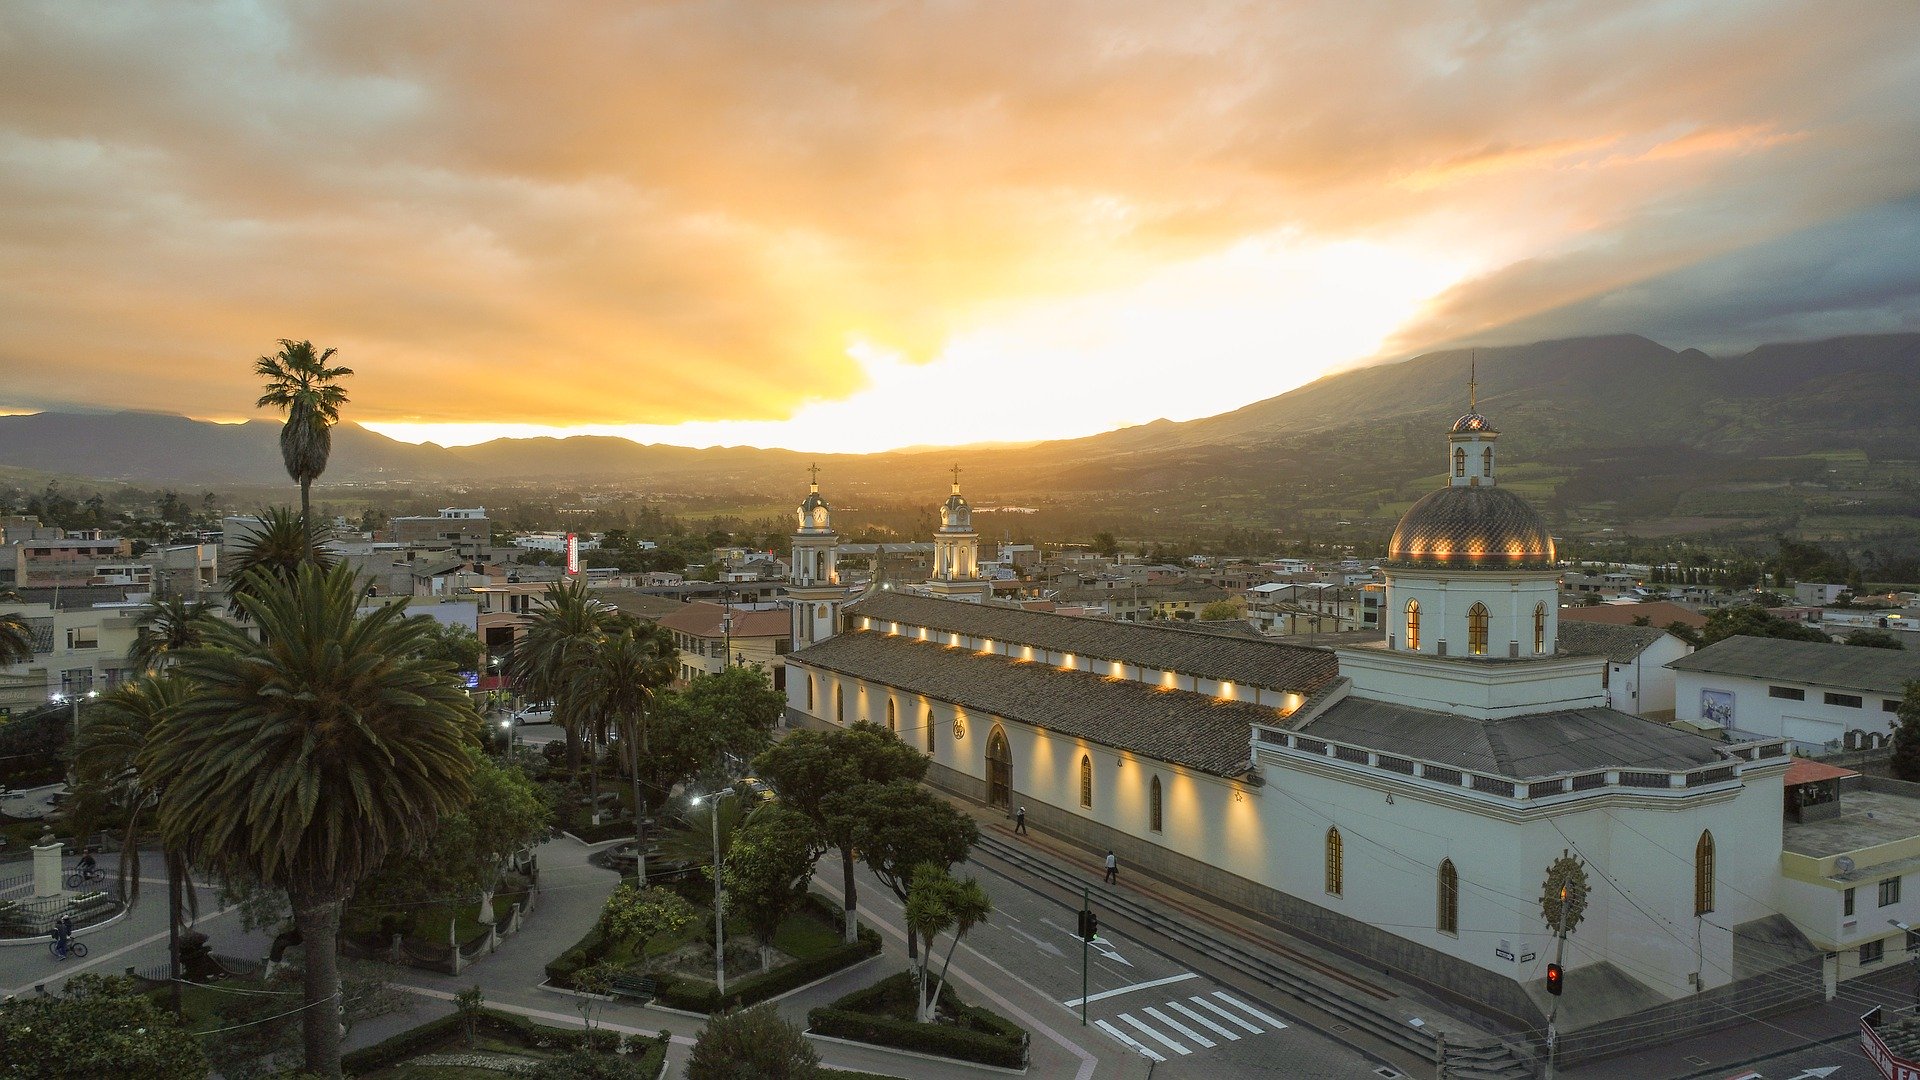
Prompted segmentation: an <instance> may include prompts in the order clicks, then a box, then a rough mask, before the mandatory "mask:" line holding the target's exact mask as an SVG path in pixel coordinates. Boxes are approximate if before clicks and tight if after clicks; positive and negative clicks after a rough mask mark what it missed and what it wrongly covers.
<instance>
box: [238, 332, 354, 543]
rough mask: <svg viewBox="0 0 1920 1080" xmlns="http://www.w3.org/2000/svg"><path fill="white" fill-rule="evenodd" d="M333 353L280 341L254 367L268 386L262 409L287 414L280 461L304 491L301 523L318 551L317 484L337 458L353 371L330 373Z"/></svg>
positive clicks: (307, 344) (342, 369) (303, 343)
mask: <svg viewBox="0 0 1920 1080" xmlns="http://www.w3.org/2000/svg"><path fill="white" fill-rule="evenodd" d="M331 359H333V350H332V349H327V350H324V351H320V350H316V349H315V348H314V347H313V342H311V341H294V340H291V339H289V338H281V339H280V351H279V352H277V353H274V354H273V355H272V356H263V357H261V358H259V359H258V360H255V361H254V362H253V373H254V374H255V375H258V376H260V377H261V378H263V379H265V380H266V381H267V385H266V392H265V393H262V394H261V395H260V400H259V401H257V402H255V403H254V405H255V407H256V408H261V409H267V408H272V409H284V410H285V411H286V414H287V420H286V423H284V424H282V425H281V427H280V460H281V461H282V462H284V463H285V464H286V466H287V475H288V476H289V477H292V478H293V480H294V482H296V483H298V484H299V485H300V520H301V521H302V522H305V523H306V524H307V525H308V527H309V528H308V537H307V550H308V553H309V554H311V553H312V550H313V536H312V528H311V526H312V524H313V504H312V502H311V499H310V495H311V491H312V488H313V482H314V481H315V480H318V479H319V478H320V474H321V473H323V472H326V471H327V457H328V455H330V454H331V453H332V452H333V425H335V424H337V423H339V422H340V406H342V405H345V404H346V403H347V390H346V387H344V386H341V385H340V383H339V380H340V379H343V378H345V377H346V376H348V375H351V374H353V369H352V368H346V367H328V366H327V361H329V360H331Z"/></svg>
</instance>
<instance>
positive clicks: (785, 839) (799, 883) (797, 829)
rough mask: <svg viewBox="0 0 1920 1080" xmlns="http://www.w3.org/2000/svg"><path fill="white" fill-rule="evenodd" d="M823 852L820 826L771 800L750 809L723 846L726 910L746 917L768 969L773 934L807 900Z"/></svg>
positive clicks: (762, 966) (823, 845) (761, 958)
mask: <svg viewBox="0 0 1920 1080" xmlns="http://www.w3.org/2000/svg"><path fill="white" fill-rule="evenodd" d="M824 851H826V844H825V843H823V842H822V841H821V838H820V832H819V830H817V829H815V828H814V826H813V822H812V821H811V820H809V819H808V818H807V816H806V815H805V814H802V813H800V812H799V811H798V810H789V809H787V808H786V807H784V806H781V805H780V804H779V803H770V804H768V805H766V806H762V807H761V808H759V809H758V810H756V811H754V812H753V814H752V815H751V816H749V817H748V818H747V820H746V823H745V824H744V825H742V826H741V828H740V831H739V833H738V835H736V836H735V837H734V840H733V846H732V847H730V848H728V849H727V857H726V860H725V865H724V868H723V870H722V875H721V881H722V883H723V884H725V885H726V887H727V910H728V912H729V913H732V914H738V915H739V916H741V917H742V918H743V919H745V920H746V922H747V926H748V928H749V929H751V930H752V931H753V935H754V937H755V938H756V939H758V941H759V943H760V967H761V970H763V971H764V970H766V969H767V967H768V965H769V963H770V961H771V957H770V954H769V952H768V950H770V949H771V948H772V947H773V936H774V935H775V934H776V933H778V932H779V930H780V924H781V923H783V922H785V921H786V919H787V916H788V915H791V914H792V913H793V911H794V909H796V908H798V907H799V906H800V902H801V901H802V900H805V899H806V896H807V885H808V883H809V882H811V881H812V880H813V864H814V863H815V862H817V861H818V860H819V858H820V855H821V853H823V852H824Z"/></svg>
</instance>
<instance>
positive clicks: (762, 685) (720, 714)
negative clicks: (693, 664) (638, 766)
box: [648, 667, 787, 789]
mask: <svg viewBox="0 0 1920 1080" xmlns="http://www.w3.org/2000/svg"><path fill="white" fill-rule="evenodd" d="M786 707H787V699H786V696H785V695H784V694H782V693H780V692H779V691H778V690H775V689H774V688H773V684H772V682H770V681H769V680H768V679H767V676H766V673H765V672H763V671H760V670H759V669H757V668H744V667H729V668H727V669H726V670H725V671H723V672H719V673H717V674H712V675H696V676H694V678H693V681H692V682H690V683H688V684H687V687H686V689H684V690H681V691H679V692H678V693H672V694H662V695H661V697H660V705H659V708H658V709H657V710H655V712H656V718H655V723H654V731H653V737H652V740H651V741H650V742H649V743H648V749H649V751H650V756H649V760H650V761H651V763H652V771H653V783H654V784H655V785H657V787H658V788H661V789H664V788H668V787H671V786H672V785H674V784H677V783H680V782H681V781H683V780H687V779H689V778H691V777H693V776H695V775H696V774H701V773H702V772H703V770H704V771H706V772H707V773H708V774H710V775H709V780H710V782H709V783H708V784H706V785H703V786H713V783H712V782H711V781H713V780H714V779H715V778H717V776H718V775H723V774H725V773H726V772H727V771H728V770H727V769H726V768H725V765H724V760H725V758H726V757H727V756H729V755H731V756H733V757H737V758H740V759H742V760H752V759H753V758H754V757H755V756H756V755H758V754H759V753H761V752H762V751H764V750H766V749H767V748H768V747H769V746H771V745H772V744H773V729H774V726H775V725H776V724H778V723H779V720H780V715H781V713H782V712H784V711H785V710H786Z"/></svg>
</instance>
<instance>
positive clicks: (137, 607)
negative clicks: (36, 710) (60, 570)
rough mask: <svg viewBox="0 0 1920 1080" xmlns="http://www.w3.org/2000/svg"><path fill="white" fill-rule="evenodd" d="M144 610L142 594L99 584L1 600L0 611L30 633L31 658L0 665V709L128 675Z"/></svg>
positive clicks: (68, 693) (76, 692)
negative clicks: (130, 657) (18, 598)
mask: <svg viewBox="0 0 1920 1080" xmlns="http://www.w3.org/2000/svg"><path fill="white" fill-rule="evenodd" d="M56 592H57V593H58V595H57V596H56V595H55V593H56ZM146 609H147V603H146V596H145V594H143V593H134V592H131V591H130V590H128V589H125V588H116V587H102V586H94V587H87V586H75V587H65V586H62V587H61V588H59V589H58V590H54V589H45V590H32V591H29V592H28V593H27V595H26V596H24V597H23V598H22V599H20V600H14V601H3V602H0V613H6V614H13V615H18V616H19V617H20V618H21V619H22V620H23V621H24V622H25V623H26V624H27V627H28V628H29V629H30V630H31V631H32V634H33V657H32V659H30V660H27V661H25V662H24V663H20V664H15V665H12V666H11V667H0V710H4V711H6V712H19V711H21V710H22V709H27V708H32V707H35V706H38V705H44V704H46V703H47V702H48V701H50V700H51V699H53V698H55V697H62V698H71V697H73V696H75V695H83V694H86V693H88V692H89V691H100V690H106V689H109V688H111V687H113V686H116V685H118V684H119V683H120V682H122V681H123V680H125V679H127V678H129V677H130V676H131V675H132V674H133V671H132V664H131V663H130V662H129V661H128V660H127V654H128V652H130V651H131V650H132V647H133V642H134V639H135V637H136V636H137V635H138V633H139V627H140V618H141V616H142V615H143V614H145V612H146Z"/></svg>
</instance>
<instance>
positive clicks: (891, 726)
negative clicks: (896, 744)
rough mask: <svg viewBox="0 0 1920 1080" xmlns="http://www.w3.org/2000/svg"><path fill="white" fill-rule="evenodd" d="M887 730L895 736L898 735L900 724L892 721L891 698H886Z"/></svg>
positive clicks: (894, 720)
mask: <svg viewBox="0 0 1920 1080" xmlns="http://www.w3.org/2000/svg"><path fill="white" fill-rule="evenodd" d="M887 730H888V731H891V732H893V733H894V734H895V735H898V734H900V722H899V721H898V720H896V719H894V713H893V698H891V697H889V698H887Z"/></svg>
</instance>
